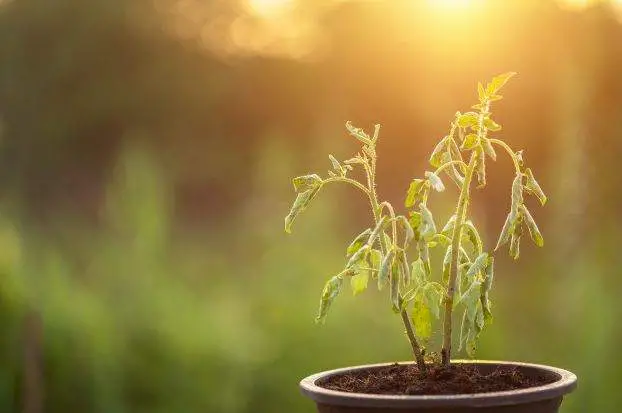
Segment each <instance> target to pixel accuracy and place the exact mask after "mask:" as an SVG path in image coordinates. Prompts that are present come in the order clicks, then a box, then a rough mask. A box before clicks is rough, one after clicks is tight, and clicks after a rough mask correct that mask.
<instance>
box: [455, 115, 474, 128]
mask: <svg viewBox="0 0 622 413" xmlns="http://www.w3.org/2000/svg"><path fill="white" fill-rule="evenodd" d="M478 120H479V119H478V115H477V113H475V112H467V113H463V114H461V115H460V116H458V126H460V127H461V128H468V127H469V126H470V127H473V126H475V125H477V123H478Z"/></svg>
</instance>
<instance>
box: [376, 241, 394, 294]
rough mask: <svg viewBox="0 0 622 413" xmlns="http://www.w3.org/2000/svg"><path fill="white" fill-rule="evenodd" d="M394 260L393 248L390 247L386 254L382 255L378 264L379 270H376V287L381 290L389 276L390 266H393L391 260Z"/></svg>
mask: <svg viewBox="0 0 622 413" xmlns="http://www.w3.org/2000/svg"><path fill="white" fill-rule="evenodd" d="M394 261H395V249H394V248H392V249H390V250H389V252H388V253H387V255H385V256H384V259H383V260H382V264H381V265H380V271H379V272H378V289H379V290H382V289H383V288H384V286H385V285H386V284H387V282H388V281H389V276H390V272H391V268H392V267H393V262H394Z"/></svg>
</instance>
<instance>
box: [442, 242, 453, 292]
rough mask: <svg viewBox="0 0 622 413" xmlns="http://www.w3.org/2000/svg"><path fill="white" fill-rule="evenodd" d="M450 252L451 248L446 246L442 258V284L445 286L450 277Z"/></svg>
mask: <svg viewBox="0 0 622 413" xmlns="http://www.w3.org/2000/svg"><path fill="white" fill-rule="evenodd" d="M451 251H452V246H451V245H450V246H448V247H447V249H446V250H445V256H444V257H443V282H444V283H445V284H447V283H448V282H449V278H450V277H451V266H452V262H451Z"/></svg>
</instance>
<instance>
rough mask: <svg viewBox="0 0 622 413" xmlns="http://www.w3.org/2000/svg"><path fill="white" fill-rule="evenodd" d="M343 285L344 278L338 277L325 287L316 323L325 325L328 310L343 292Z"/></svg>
mask: <svg viewBox="0 0 622 413" xmlns="http://www.w3.org/2000/svg"><path fill="white" fill-rule="evenodd" d="M342 284H343V277H342V276H341V274H340V275H336V276H334V277H333V278H331V279H330V280H328V282H327V283H326V285H325V286H324V290H323V291H322V298H321V300H320V309H319V311H318V315H317V317H316V318H315V322H316V323H323V322H324V320H325V319H326V314H328V310H329V309H330V306H331V305H332V303H333V301H334V300H335V298H336V297H337V296H338V295H339V293H340V292H341V286H342Z"/></svg>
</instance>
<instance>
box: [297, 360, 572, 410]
mask: <svg viewBox="0 0 622 413" xmlns="http://www.w3.org/2000/svg"><path fill="white" fill-rule="evenodd" d="M453 362H454V363H469V364H472V365H475V366H476V367H477V368H478V369H479V370H480V371H481V372H482V373H483V374H486V373H488V372H491V371H493V370H494V369H496V368H498V367H504V366H507V367H516V368H518V369H519V370H520V371H521V372H522V373H523V374H524V375H526V376H535V375H538V376H542V375H544V376H549V377H551V380H555V381H554V382H552V383H550V384H547V385H544V386H538V387H531V388H527V389H520V390H511V391H502V392H493V393H479V394H456V395H438V396H398V395H395V396H392V395H374V394H362V393H346V392H339V391H333V390H328V389H324V388H322V387H319V386H317V385H316V382H318V381H319V380H321V379H323V378H326V377H328V376H333V375H336V374H341V373H346V372H349V371H355V370H362V369H373V368H379V367H384V366H387V365H390V364H393V363H385V364H371V365H365V366H355V367H346V368H342V369H337V370H331V371H325V372H322V373H317V374H314V375H312V376H309V377H307V378H305V379H303V380H302V381H301V382H300V388H301V390H302V393H303V394H304V395H306V396H308V397H310V398H311V399H312V400H313V401H315V403H316V404H317V408H318V411H319V412H320V413H444V412H447V413H449V412H451V413H480V412H490V413H492V412H495V413H523V412H524V413H555V412H557V411H558V409H559V406H560V404H561V402H562V398H563V397H564V395H565V394H567V393H570V392H571V391H573V390H574V389H575V388H576V386H577V377H576V376H575V375H574V374H573V373H571V372H569V371H566V370H562V369H558V368H555V367H549V366H542V365H538V364H527V363H516V362H506V361H479V360H477V361H474V360H468V361H467V360H464V361H462V360H458V361H453ZM400 364H403V363H400Z"/></svg>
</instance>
